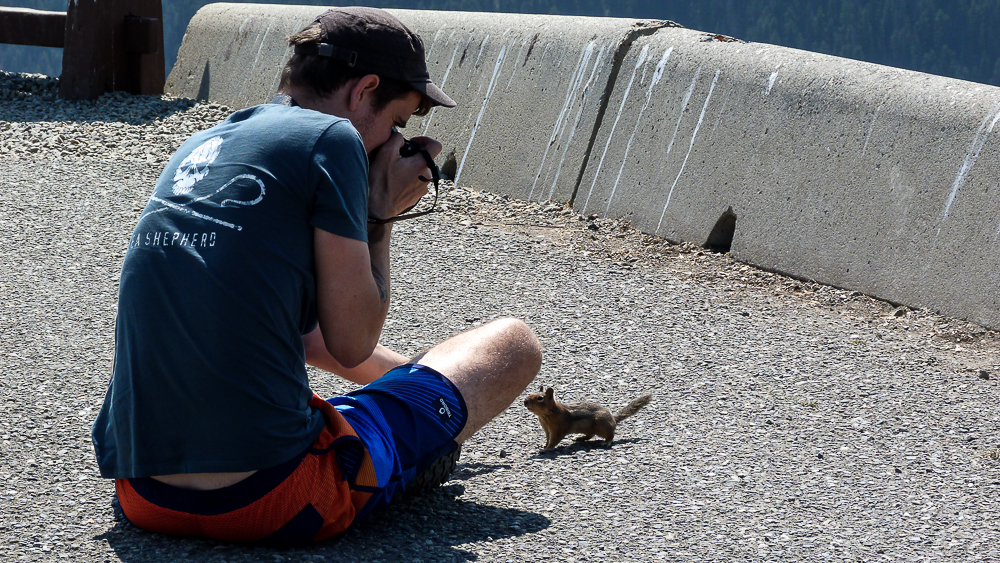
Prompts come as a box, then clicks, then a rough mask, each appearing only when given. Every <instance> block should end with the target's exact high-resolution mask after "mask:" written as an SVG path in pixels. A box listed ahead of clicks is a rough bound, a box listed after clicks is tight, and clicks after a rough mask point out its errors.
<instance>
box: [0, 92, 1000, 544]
mask: <svg viewBox="0 0 1000 563" xmlns="http://www.w3.org/2000/svg"><path fill="white" fill-rule="evenodd" d="M43 86H44V85H43ZM8 98H11V97H8ZM46 104H49V105H58V104H56V102H53V101H51V100H47V99H45V98H44V97H42V96H40V95H37V94H30V95H24V96H20V97H18V96H13V97H12V99H6V100H4V101H0V241H2V244H0V424H2V427H0V440H2V454H0V560H3V561H65V560H72V561H76V562H79V563H97V562H106V561H110V562H117V561H125V562H147V561H148V562H161V561H163V562H166V561H188V562H201V561H209V562H213V563H223V562H227V563H236V562H269V563H272V562H282V561H290V562H298V561H303V562H305V561H317V562H318V561H384V562H393V563H401V562H417V561H421V562H439V561H441V562H447V561H480V562H505V561H513V562H522V561H528V562H549V561H614V562H619V561H620V562H626V561H628V562H631V561H660V560H662V561H719V562H722V561H963V562H965V561H998V560H1000V509H998V502H997V499H998V492H1000V450H998V448H1000V436H998V434H997V428H998V422H1000V404H998V401H997V395H998V379H1000V339H997V337H996V335H995V334H994V333H992V332H989V331H986V330H984V329H981V328H979V327H976V326H975V325H970V324H967V323H963V322H960V321H956V320H952V319H946V318H942V317H939V316H937V315H935V314H934V313H933V312H930V311H913V310H909V309H905V308H899V307H894V306H893V305H891V304H887V303H883V302H879V301H875V300H873V299H870V298H868V297H866V296H864V295H860V294H857V293H852V292H850V291H846V290H840V289H835V288H829V287H824V286H820V285H817V284H813V283H810V282H808V281H802V280H793V279H789V278H785V277H782V276H780V275H778V274H775V273H769V272H763V271H759V270H756V269H753V268H750V267H748V266H746V265H743V264H739V263H737V262H735V261H733V260H732V259H731V258H730V257H729V256H727V255H724V254H714V253H710V252H706V251H703V250H701V249H698V248H697V247H693V246H690V245H683V246H677V245H671V244H668V243H666V242H665V241H662V240H657V239H654V238H651V237H648V236H645V235H642V234H641V233H638V232H635V231H634V230H631V229H630V228H629V226H628V224H627V223H624V222H622V221H616V220H613V219H605V218H586V217H579V216H577V215H576V214H575V213H573V212H572V210H571V209H568V208H566V207H565V206H562V205H559V204H534V203H527V202H523V201H516V200H511V199H509V198H506V197H502V196H498V195H496V194H493V193H490V191H489V190H481V189H477V190H470V189H465V188H454V187H452V186H450V185H449V186H446V187H445V190H444V192H445V193H443V195H442V198H441V203H442V204H443V206H444V208H445V209H444V210H443V211H442V212H440V213H436V214H433V215H430V216H427V217H424V218H421V219H416V220H412V221H408V222H402V223H400V224H399V225H398V226H397V227H396V229H395V231H394V244H395V247H394V251H393V265H392V276H393V290H394V295H393V306H392V309H391V311H390V317H389V320H388V321H387V323H386V328H385V338H384V343H385V344H386V345H388V346H390V347H393V348H396V349H398V350H399V351H401V352H403V353H406V354H410V353H416V352H418V351H420V350H422V349H424V348H426V347H427V346H430V345H432V344H433V343H435V342H437V341H439V340H441V339H443V338H446V337H447V336H448V335H450V334H454V333H456V332H458V331H461V330H464V329H467V328H469V327H472V326H476V325H479V324H481V323H484V322H487V321H489V320H491V319H494V318H497V317H503V316H514V317H519V318H522V319H525V320H526V321H527V322H528V324H529V325H530V326H531V327H532V328H533V329H534V330H535V331H536V332H537V334H538V335H539V337H540V339H541V340H542V342H543V345H544V346H545V358H544V364H543V367H542V371H541V373H540V374H539V376H538V379H537V381H536V384H537V385H544V386H552V387H554V388H555V391H556V397H557V398H558V399H561V400H566V401H574V400H590V401H595V402H599V403H602V404H604V405H606V406H608V407H609V408H611V409H612V410H616V409H618V408H620V407H622V406H624V405H625V404H626V403H628V401H630V400H631V399H633V398H635V397H636V396H638V395H640V394H643V393H647V392H651V393H653V395H654V396H653V401H652V403H651V404H650V405H649V406H648V407H646V408H645V409H643V410H641V411H640V412H639V413H638V414H637V415H636V416H634V417H633V418H631V419H629V420H627V421H626V422H624V423H622V425H621V426H620V427H619V429H618V432H617V435H616V438H615V442H614V444H613V445H612V446H611V447H604V446H602V445H599V444H597V443H592V442H588V443H576V442H573V441H572V440H570V439H567V440H565V441H564V442H563V443H562V444H561V445H560V447H558V448H557V449H556V450H555V451H552V452H543V451H541V446H542V444H543V442H544V436H543V433H542V430H541V427H540V426H539V424H538V421H537V419H536V417H535V416H534V415H532V414H531V413H530V412H528V411H527V410H526V409H525V408H524V407H523V405H521V404H520V401H518V402H515V404H514V405H512V406H511V407H510V408H509V409H508V410H507V411H506V412H504V413H503V414H502V415H501V416H500V417H498V418H497V419H496V420H494V421H493V422H492V423H491V424H489V425H488V426H487V427H486V428H484V429H483V431H481V432H480V433H479V434H477V435H476V436H475V437H474V438H473V439H472V440H470V441H469V442H468V443H467V444H466V445H465V447H464V451H463V455H462V458H461V460H460V463H459V466H458V470H457V471H456V473H455V474H454V476H453V479H452V480H451V481H449V482H447V483H446V484H445V485H444V486H443V487H441V488H440V489H439V490H436V491H434V492H432V493H429V494H427V495H424V496H422V497H416V498H412V499H406V500H404V501H402V502H401V503H399V504H397V505H394V506H392V507H390V508H389V509H387V510H385V511H383V512H381V513H379V514H377V515H374V516H373V517H371V518H369V519H368V520H365V521H363V522H360V523H358V524H357V525H356V526H355V527H354V528H353V529H352V530H350V531H349V532H348V533H346V534H345V535H344V536H342V537H340V538H338V539H335V540H331V541H328V542H324V543H321V544H317V545H315V546H311V547H308V548H299V549H279V548H264V547H254V546H243V545H229V544H220V543H217V542H213V541H208V540H202V539H187V538H173V537H167V536H162V535H158V534H153V533H148V532H144V531H141V530H138V529H136V528H134V527H132V526H130V525H127V524H126V523H125V522H123V521H121V520H119V519H116V517H115V515H114V512H113V510H112V504H111V500H112V497H113V485H112V483H111V482H109V481H106V480H102V479H100V478H99V476H98V473H97V467H96V464H95V462H94V456H93V448H92V445H91V443H90V425H91V423H92V422H93V419H94V417H95V415H96V413H97V410H98V408H99V407H100V404H101V400H102V398H103V395H104V391H105V388H106V386H107V382H108V378H109V365H110V360H111V355H112V349H113V331H112V327H113V321H114V315H115V302H116V295H117V279H118V272H119V269H120V266H121V260H122V257H123V256H124V251H125V248H126V245H127V242H128V239H129V235H130V233H131V230H132V227H133V226H134V223H135V221H136V219H137V217H138V214H139V211H140V210H141V208H142V207H143V205H144V204H145V201H146V199H147V198H148V196H149V192H150V189H151V186H152V183H153V182H154V181H155V178H156V177H157V176H158V175H159V173H160V172H161V169H162V166H163V161H164V159H165V158H166V156H169V152H170V150H171V147H172V146H176V142H178V139H182V138H183V137H184V136H185V132H186V131H189V130H191V129H197V128H198V126H199V125H198V123H202V124H204V123H207V122H209V121H211V119H217V118H219V117H221V116H223V115H224V114H225V113H226V110H225V108H219V107H210V106H209V105H207V104H198V105H193V104H192V103H190V102H185V101H169V100H168V101H160V100H158V99H155V98H154V99H147V98H142V99H133V98H131V97H128V96H108V97H105V98H103V99H102V100H101V101H99V102H96V103H93V104H91V105H87V104H83V105H79V104H77V105H76V106H72V105H69V104H64V105H58V108H57V109H58V110H59V112H62V113H59V114H58V115H55V114H53V112H54V111H55V110H51V108H49V109H46V108H47V107H48V106H47V105H46ZM151 108H152V109H151ZM50 110H51V111H50ZM101 116H110V117H103V118H102V117H101ZM206 116H209V117H207V118H206ZM198 120H202V121H201V122H199V121H198ZM206 120H207V121H206ZM74 140H76V142H75V143H74ZM157 142H159V143H161V144H160V145H156V143H157ZM88 143H89V144H88ZM93 143H97V144H99V145H100V146H96V147H95V146H93ZM153 145H156V146H157V147H159V148H155V149H149V150H147V149H144V148H143V147H149V146H153ZM74 146H76V147H79V148H77V149H74ZM102 147H103V148H102ZM956 275H958V274H956ZM311 376H312V380H313V386H314V389H315V390H316V391H317V392H318V393H320V394H321V395H333V394H338V393H342V392H345V391H348V390H350V389H351V388H352V385H351V384H349V383H347V382H344V381H341V380H339V379H337V378H336V377H335V376H332V375H330V374H326V373H322V372H319V371H311ZM537 385H536V386H533V388H530V389H529V390H528V392H530V391H535V390H537V389H536V388H535V387H537Z"/></svg>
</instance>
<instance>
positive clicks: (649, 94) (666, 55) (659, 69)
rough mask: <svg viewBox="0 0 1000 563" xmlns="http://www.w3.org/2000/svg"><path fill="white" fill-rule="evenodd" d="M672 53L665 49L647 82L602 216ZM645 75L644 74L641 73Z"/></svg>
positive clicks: (616, 189) (609, 206)
mask: <svg viewBox="0 0 1000 563" xmlns="http://www.w3.org/2000/svg"><path fill="white" fill-rule="evenodd" d="M673 51H674V48H673V47H669V48H667V50H666V51H664V52H663V56H661V57H660V62H658V63H656V70H655V71H654V72H653V78H652V79H651V80H650V81H649V88H647V89H646V102H645V103H643V104H642V107H641V108H639V116H638V117H637V118H636V120H635V127H633V128H632V134H631V135H629V138H628V142H627V143H626V144H625V154H624V156H622V163H621V166H620V167H619V168H618V176H616V177H615V184H614V186H612V187H611V195H609V196H608V205H607V207H606V208H605V209H604V214H605V215H607V213H608V211H610V210H611V200H613V199H614V197H615V192H616V191H618V184H619V183H620V182H621V179H622V172H623V171H624V170H625V164H626V163H627V162H628V153H629V151H631V150H632V141H633V139H635V134H636V132H637V131H639V126H640V125H642V114H643V113H645V111H646V108H647V107H649V101H650V100H651V99H652V98H653V88H655V87H656V85H657V84H659V82H660V79H661V78H663V70H664V68H666V66H667V60H668V59H670V53H672V52H673ZM643 74H645V72H643Z"/></svg>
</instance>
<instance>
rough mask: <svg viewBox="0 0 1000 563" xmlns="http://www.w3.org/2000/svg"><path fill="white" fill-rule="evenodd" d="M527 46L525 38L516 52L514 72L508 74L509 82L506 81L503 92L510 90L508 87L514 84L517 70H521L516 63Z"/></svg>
mask: <svg viewBox="0 0 1000 563" xmlns="http://www.w3.org/2000/svg"><path fill="white" fill-rule="evenodd" d="M527 44H528V39H527V38H525V39H524V41H521V49H520V50H519V51H518V52H517V56H516V57H514V72H511V73H510V80H508V81H507V86H505V87H504V91H507V90H510V85H511V83H512V82H514V77H515V76H517V69H519V68H521V65H519V64H517V61H519V60H521V53H523V52H524V47H525V46H526V45H527Z"/></svg>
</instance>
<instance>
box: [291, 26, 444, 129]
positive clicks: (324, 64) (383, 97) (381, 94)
mask: <svg viewBox="0 0 1000 563" xmlns="http://www.w3.org/2000/svg"><path fill="white" fill-rule="evenodd" d="M322 37H323V29H322V28H321V27H320V24H319V23H314V24H312V25H310V26H309V27H307V28H305V29H303V30H302V31H300V32H298V33H294V34H292V35H289V36H288V44H289V45H290V46H292V47H294V46H296V45H303V44H306V43H319V42H321V41H322ZM369 74H376V75H377V73H372V72H367V71H364V70H361V69H357V68H351V67H349V66H347V65H346V64H344V63H343V62H341V61H337V60H334V59H331V58H330V57H322V56H319V55H302V54H293V55H292V58H290V59H289V60H288V62H287V63H286V64H285V68H284V69H283V70H282V71H281V83H280V85H279V89H281V90H284V89H285V88H286V87H288V86H296V87H299V88H306V89H308V90H310V91H311V92H312V93H313V95H315V96H316V97H317V98H322V97H325V96H327V95H329V94H330V93H332V92H334V91H336V90H338V89H340V88H341V87H343V86H344V85H345V84H347V83H348V82H350V81H351V80H355V79H357V78H361V77H363V76H367V75H369ZM410 92H417V93H418V94H419V93H420V92H418V91H417V90H416V89H415V88H414V87H413V86H410V85H409V84H407V83H406V82H403V81H402V80H396V79H394V78H386V77H384V76H379V82H378V86H377V87H376V88H375V90H374V91H373V92H372V95H373V96H374V100H373V102H374V104H373V107H374V109H375V111H381V110H383V109H385V107H386V106H387V105H389V103H390V102H392V101H393V100H398V99H401V98H405V97H406V96H408V95H409V94H410ZM431 107H433V102H432V101H431V100H429V99H428V98H427V97H426V96H424V95H422V94H421V96H420V105H419V106H418V107H417V111H415V112H413V114H414V115H427V113H428V112H429V111H430V110H431Z"/></svg>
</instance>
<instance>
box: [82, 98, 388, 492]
mask: <svg viewBox="0 0 1000 563" xmlns="http://www.w3.org/2000/svg"><path fill="white" fill-rule="evenodd" d="M367 210H368V160H367V156H366V154H365V150H364V145H363V143H362V141H361V137H360V135H358V132H357V131H356V130H355V129H354V127H352V126H351V124H350V122H349V121H347V120H344V119H340V118H336V117H333V116H329V115H325V114H322V113H318V112H314V111H310V110H305V109H302V108H297V107H287V106H282V105H277V104H265V105H261V106H256V107H253V108H249V109H246V110H242V111H239V112H236V113H234V114H233V115H232V116H230V118H229V119H227V120H226V121H225V122H223V123H221V124H219V125H217V126H215V127H213V128H211V129H209V130H207V131H203V132H200V133H198V134H196V135H194V136H193V137H191V138H190V139H189V140H188V141H187V142H185V143H184V144H183V145H182V146H181V148H180V149H179V150H178V151H177V153H176V154H175V155H174V156H173V158H171V160H170V163H169V164H168V165H167V167H166V169H165V170H164V171H163V174H162V175H161V176H160V178H159V180H158V181H157V183H156V189H155V191H154V192H153V195H152V197H151V198H150V201H149V204H148V205H147V206H146V208H145V210H144V211H143V213H142V215H141V217H140V218H139V221H138V224H137V226H136V228H135V231H134V233H133V234H132V238H131V239H130V241H129V247H128V252H127V254H126V256H125V261H124V264H123V266H122V272H121V281H120V286H119V297H118V318H117V323H116V327H115V365H114V375H113V377H112V380H111V384H110V385H109V387H108V391H107V395H106V396H105V399H104V404H103V406H102V408H101V412H100V414H99V415H98V417H97V420H96V421H95V422H94V427H93V440H94V446H95V450H96V452H97V460H98V465H99V466H100V470H101V475H102V476H103V477H109V478H131V477H146V476H150V475H165V474H173V473H201V472H229V471H249V470H254V469H262V468H266V467H270V466H273V465H277V464H279V463H281V462H284V461H287V460H288V459H290V458H292V457H293V456H295V455H296V454H298V453H300V452H302V451H303V450H305V449H306V447H308V445H309V444H311V443H312V441H313V440H314V439H315V437H316V436H317V435H318V434H319V432H320V430H321V429H322V426H323V424H324V420H323V417H322V415H321V414H320V413H319V412H318V411H316V410H314V409H311V408H310V407H309V406H308V405H307V402H308V401H309V399H310V398H311V397H312V392H311V391H310V388H309V382H308V378H307V375H306V370H305V353H304V350H303V346H302V335H303V334H305V333H306V332H308V331H310V330H312V329H313V328H315V326H316V323H317V318H316V284H315V279H314V264H313V227H317V228H320V229H323V230H325V231H329V232H331V233H333V234H336V235H341V236H344V237H348V238H352V239H356V240H361V241H366V240H367V232H368V231H367V224H366V223H367V216H368V211H367Z"/></svg>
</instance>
